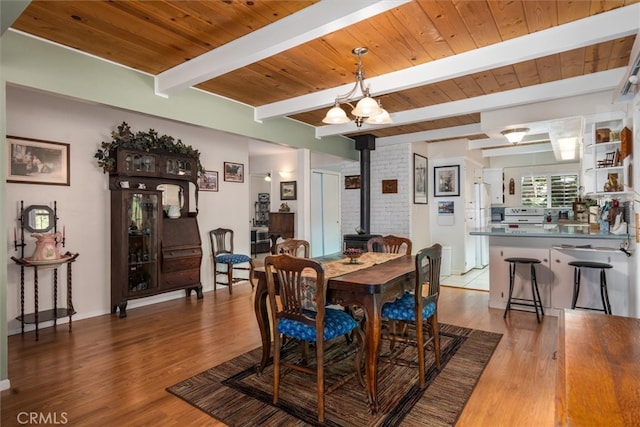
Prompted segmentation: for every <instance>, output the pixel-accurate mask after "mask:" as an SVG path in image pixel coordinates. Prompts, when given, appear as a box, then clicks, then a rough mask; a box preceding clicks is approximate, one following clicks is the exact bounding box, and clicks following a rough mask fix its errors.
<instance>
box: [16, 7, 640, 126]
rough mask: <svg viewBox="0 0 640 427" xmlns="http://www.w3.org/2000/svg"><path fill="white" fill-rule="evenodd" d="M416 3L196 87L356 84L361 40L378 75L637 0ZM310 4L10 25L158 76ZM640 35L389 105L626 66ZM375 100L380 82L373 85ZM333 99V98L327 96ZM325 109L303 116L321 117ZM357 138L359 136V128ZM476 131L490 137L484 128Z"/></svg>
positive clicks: (466, 117) (409, 93) (280, 89)
mask: <svg viewBox="0 0 640 427" xmlns="http://www.w3.org/2000/svg"><path fill="white" fill-rule="evenodd" d="M638 1H640V0H617V1H600V0H591V1H551V0H549V1H548V0H540V1H535V0H510V1H493V0H491V1H487V0H472V1H464V0H446V1H433V0H429V1H426V0H414V1H412V2H409V3H406V4H401V5H399V6H398V7H394V8H392V9H390V10H389V11H387V12H383V13H380V14H378V15H375V16H372V17H370V18H368V19H366V20H364V21H360V22H357V23H355V24H352V25H349V26H347V27H345V28H342V29H338V30H336V31H334V32H331V33H328V34H326V35H324V36H321V37H318V38H315V39H313V40H311V41H308V42H304V43H302V44H300V45H297V46H294V47H292V48H289V49H286V50H284V51H282V52H281V53H277V54H275V55H273V56H270V57H267V58H264V59H262V60H258V61H257V62H254V63H251V64H249V65H247V66H243V67H241V68H238V69H236V70H232V71H230V72H228V73H226V74H223V75H221V76H218V77H215V78H212V79H210V80H207V81H204V82H202V83H200V84H197V87H198V88H200V89H203V90H205V91H208V92H211V93H214V94H217V95H221V96H224V97H227V98H230V99H233V100H237V101H238V102H242V103H245V104H248V105H251V106H254V107H258V106H263V105H265V104H270V103H273V102H276V101H282V100H286V99H289V98H293V97H297V96H301V95H307V94H310V93H313V92H316V91H319V90H325V89H329V88H334V87H338V86H340V85H344V84H350V83H353V82H354V77H353V74H354V71H355V69H356V64H357V58H355V57H354V56H353V55H352V54H351V50H352V49H353V48H354V47H356V46H366V47H368V48H369V54H368V55H366V56H364V57H363V64H364V70H365V73H366V77H367V78H368V79H371V78H372V77H374V76H380V75H384V74H387V73H391V72H394V71H398V70H401V69H404V68H408V67H413V66H416V65H420V64H425V63H429V62H431V61H436V60H440V59H443V58H447V57H450V56H452V55H457V54H461V53H464V52H469V51H472V50H474V49H478V48H482V47H485V46H490V45H494V44H496V43H500V42H504V41H507V40H511V39H515V38H517V37H520V36H526V35H528V34H532V33H536V32H539V31H542V30H546V29H549V28H553V27H556V26H559V25H563V24H567V23H570V22H573V21H577V20H580V19H583V18H587V17H590V16H593V15H597V14H601V13H604V12H607V11H610V10H613V9H617V8H620V7H623V6H627V5H630V4H632V3H636V2H638ZM314 3H317V0H310V1H303V0H296V1H278V0H271V1H260V0H254V1H248V0H245V1H236V0H221V1H211V0H206V1H194V0H191V1H166V0H155V1H79V0H73V1H41V0H34V1H32V2H31V3H30V5H29V6H28V7H27V8H26V10H25V11H24V13H23V14H22V15H21V16H20V17H19V18H18V19H17V20H16V22H15V23H14V24H13V26H12V28H14V29H16V30H20V31H22V32H25V33H28V34H33V35H35V36H38V37H40V38H43V39H47V40H51V41H53V42H56V43H59V44H62V45H65V46H68V47H71V48H74V49H78V50H80V51H83V52H87V53H89V54H92V55H95V56H97V57H100V58H104V59H107V60H110V61H113V62H116V63H119V64H122V65H125V66H127V67H131V68H134V69H137V70H140V71H143V72H145V73H150V74H153V75H157V74H159V73H162V72H164V71H166V70H169V69H171V68H172V67H176V66H178V65H180V64H182V63H184V62H186V61H189V60H192V59H194V58H196V57H198V56H199V55H202V54H204V53H206V52H209V51H211V50H214V49H216V48H219V47H220V46H223V45H225V44H227V43H230V42H233V41H234V40H236V39H238V38H240V37H242V36H245V35H247V34H250V33H251V32H254V31H256V30H258V29H261V28H265V27H267V26H269V25H270V24H273V23H276V22H277V21H279V20H281V19H283V18H285V17H287V16H290V15H292V14H295V13H296V12H299V11H301V10H303V9H304V8H307V7H309V6H311V5H313V4H314ZM634 40H635V35H629V36H625V37H620V38H618V39H615V40H608V41H604V42H600V43H596V44H593V45H590V46H585V47H580V48H577V49H572V50H568V51H566V52H560V53H555V54H552V55H548V56H543V57H539V58H536V59H530V60H524V61H518V60H517V58H514V59H513V63H505V65H503V66H500V67H497V68H493V69H490V70H486V71H482V72H471V73H469V74H466V75H461V76H456V77H452V78H449V79H444V80H441V81H438V82H435V83H431V84H428V85H425V86H420V87H415V88H411V89H404V90H399V91H397V92H393V93H387V94H384V95H382V96H381V97H380V99H381V100H382V102H383V105H384V107H385V108H386V109H387V110H388V111H389V112H391V113H393V112H399V111H404V110H409V109H415V108H420V107H425V106H433V105H438V104H441V103H447V102H452V101H456V100H461V99H467V98H475V97H479V96H482V95H487V94H493V93H498V92H502V91H506V90H511V89H518V88H524V87H529V86H533V85H538V84H542V83H548V82H553V81H558V80H562V79H567V78H570V77H577V76H583V75H587V74H590V73H594V72H600V71H605V70H611V69H615V68H619V67H626V66H627V64H628V61H629V55H630V51H631V48H632V45H633V42H634ZM371 89H372V93H373V95H374V97H376V92H375V90H376V88H375V87H372V88H371ZM329 101H331V100H329ZM326 110H327V108H326V107H323V108H318V109H316V110H312V111H307V112H303V113H298V114H293V115H291V117H292V118H294V119H296V120H300V121H303V122H305V123H309V124H311V125H313V126H321V125H322V123H321V120H322V118H323V117H324V114H325V112H326ZM479 122H480V112H479V111H478V112H475V113H471V114H463V115H452V116H449V117H446V118H441V119H438V120H429V117H424V120H423V121H420V122H415V123H411V124H402V125H397V126H390V127H381V128H376V129H370V130H367V133H373V134H374V135H376V136H378V137H383V136H393V135H399V134H406V133H413V132H421V131H425V130H433V129H440V128H450V127H455V126H460V125H465V124H474V123H479ZM352 135H353V134H352ZM467 137H469V138H480V137H486V136H485V135H483V134H478V135H467Z"/></svg>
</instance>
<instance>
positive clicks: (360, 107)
mask: <svg viewBox="0 0 640 427" xmlns="http://www.w3.org/2000/svg"><path fill="white" fill-rule="evenodd" d="M380 113H382V108H380V106H379V105H378V102H377V101H376V100H375V99H373V98H371V97H370V96H365V97H364V98H362V99H361V100H360V101H358V103H357V104H356V108H354V109H353V110H352V111H351V114H353V115H354V116H356V117H372V116H377V115H378V114H380Z"/></svg>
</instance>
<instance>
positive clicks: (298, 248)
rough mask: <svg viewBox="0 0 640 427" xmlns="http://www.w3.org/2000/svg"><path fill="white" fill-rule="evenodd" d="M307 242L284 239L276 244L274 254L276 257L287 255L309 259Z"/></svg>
mask: <svg viewBox="0 0 640 427" xmlns="http://www.w3.org/2000/svg"><path fill="white" fill-rule="evenodd" d="M309 247H310V245H309V242H307V241H306V240H300V239H286V240H283V241H281V242H280V243H276V245H275V249H274V252H275V254H276V255H281V254H287V255H291V256H298V257H303V258H309Z"/></svg>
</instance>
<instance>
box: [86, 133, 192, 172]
mask: <svg viewBox="0 0 640 427" xmlns="http://www.w3.org/2000/svg"><path fill="white" fill-rule="evenodd" d="M121 148H123V149H129V150H140V151H147V152H149V151H164V152H167V153H173V154H181V155H183V156H188V157H193V158H194V159H196V161H197V164H198V174H199V175H200V174H202V173H204V167H203V166H202V163H200V152H199V151H198V150H196V149H195V148H193V147H192V146H190V145H186V144H185V143H183V142H182V141H181V140H179V139H178V140H176V139H175V138H174V137H172V136H168V135H158V132H156V131H155V130H153V129H149V131H148V132H143V131H138V132H136V133H133V131H132V130H131V126H129V125H128V124H127V123H126V122H122V124H121V125H120V126H118V130H117V131H113V132H111V141H110V142H104V141H103V142H102V144H101V145H100V148H99V149H98V151H96V154H95V155H94V156H93V157H95V158H96V159H98V162H97V163H98V166H100V167H101V168H102V170H103V172H105V173H107V172H113V171H114V169H115V165H116V157H115V155H116V152H117V150H118V149H121Z"/></svg>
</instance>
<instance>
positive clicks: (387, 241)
mask: <svg viewBox="0 0 640 427" xmlns="http://www.w3.org/2000/svg"><path fill="white" fill-rule="evenodd" d="M367 251H368V252H386V253H390V254H399V253H402V252H405V253H406V254H407V255H411V240H410V239H407V238H406V237H398V236H393V235H388V236H376V237H372V238H370V239H369V240H368V241H367Z"/></svg>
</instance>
